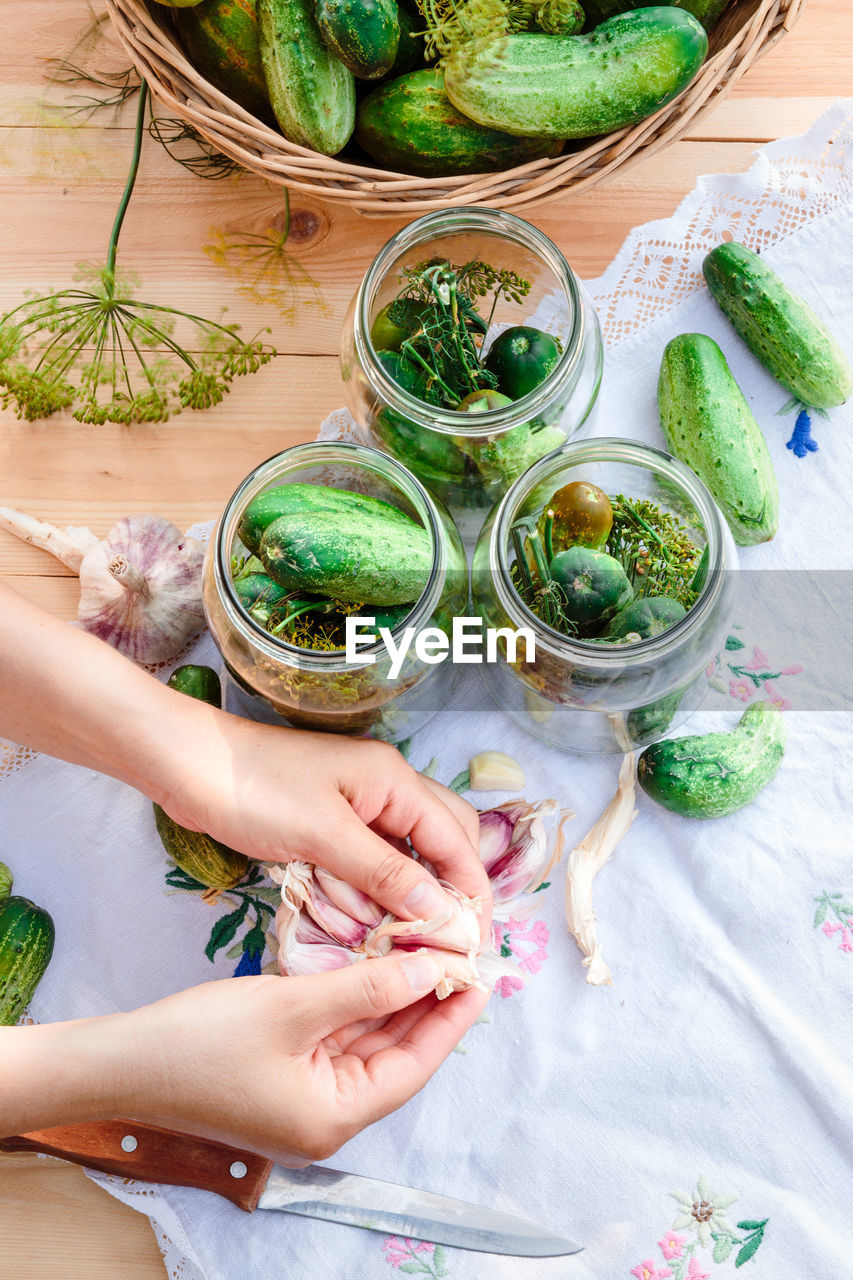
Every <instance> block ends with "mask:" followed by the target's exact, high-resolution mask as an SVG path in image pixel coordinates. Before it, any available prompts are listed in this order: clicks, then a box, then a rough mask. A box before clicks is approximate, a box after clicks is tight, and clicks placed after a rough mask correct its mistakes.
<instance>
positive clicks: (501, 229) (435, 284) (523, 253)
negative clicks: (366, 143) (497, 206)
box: [341, 208, 603, 537]
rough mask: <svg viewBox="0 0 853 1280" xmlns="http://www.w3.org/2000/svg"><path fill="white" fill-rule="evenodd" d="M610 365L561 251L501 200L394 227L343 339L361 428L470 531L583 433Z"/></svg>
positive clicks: (349, 393) (344, 367)
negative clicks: (533, 469)
mask: <svg viewBox="0 0 853 1280" xmlns="http://www.w3.org/2000/svg"><path fill="white" fill-rule="evenodd" d="M602 364H603V347H602V341H601V331H600V328H599V324H598V319H597V317H596V314H595V311H594V309H593V307H592V305H591V303H590V301H589V299H588V297H587V295H586V293H585V291H584V288H583V286H582V284H581V283H580V281H579V280H578V278H577V276H575V274H574V272H573V271H572V269H571V267H570V266H569V264H568V263H567V262H566V259H565V258H564V257H563V255H562V253H561V252H560V250H559V249H558V248H557V246H556V245H555V244H554V243H553V242H552V241H551V240H549V239H548V237H547V236H546V235H544V234H543V233H542V232H541V231H539V230H538V229H537V228H536V227H534V226H531V224H530V223H528V222H525V221H523V220H522V219H521V218H518V217H515V216H514V215H513V214H510V213H504V212H500V211H497V210H493V209H469V208H457V209H446V210H442V211H441V212H439V213H431V214H427V215H426V216H425V217H423V218H419V219H418V220H417V221H415V222H413V223H411V224H410V225H409V226H407V227H405V228H404V229H403V230H402V231H400V232H399V233H398V234H397V235H395V236H393V237H392V239H391V240H389V241H388V243H387V244H386V245H385V246H384V248H383V249H382V250H381V251H380V252H379V254H378V255H377V257H376V258H375V259H374V261H373V263H372V265H371V267H370V269H369V270H368V272H367V274H366V275H365V277H364V279H363V281H362V283H361V285H360V287H359V289H358V291H357V293H356V294H355V297H354V298H353V300H352V303H351V305H350V308H349V312H348V314H347V318H346V320H345V322H344V328H343V334H342V339H341V374H342V377H343V381H344V386H345V389H346V397H347V403H348V406H349V409H350V411H351V413H352V414H353V417H354V418H355V420H356V423H357V424H358V427H359V429H360V431H361V432H362V433H363V435H364V437H365V438H366V440H367V441H368V442H369V443H371V444H373V445H375V446H376V447H377V448H380V449H383V450H385V451H386V452H388V453H390V454H392V455H393V456H394V457H396V458H398V459H399V460H400V461H401V462H403V463H404V464H405V465H406V466H407V467H408V468H409V469H410V470H411V471H413V472H414V474H415V475H416V476H417V477H418V479H419V480H421V482H422V483H423V484H424V485H425V486H426V488H427V489H429V490H430V492H431V493H433V494H435V495H436V496H437V497H438V498H440V499H441V500H442V501H443V502H444V503H446V505H447V506H448V507H449V509H450V510H451V512H452V514H453V516H454V518H455V519H456V522H457V524H458V526H459V527H460V529H461V531H462V533H463V536H466V537H467V536H472V535H474V534H476V531H477V529H478V528H479V526H480V524H481V523H482V520H483V517H484V515H485V514H486V512H487V511H489V510H490V509H491V507H492V506H493V505H494V503H495V502H496V501H497V500H498V499H499V498H500V497H502V495H503V494H504V493H505V492H506V490H507V489H508V488H509V486H510V485H511V484H512V483H513V481H514V480H515V479H516V478H517V477H518V476H519V475H520V474H521V473H522V472H523V471H526V469H527V468H528V467H529V466H530V465H531V464H532V463H534V462H536V461H537V460H538V459H539V458H541V457H542V456H543V455H545V454H547V453H550V452H551V451H552V450H554V449H556V448H559V447H560V446H561V445H562V444H564V443H565V442H566V441H567V440H568V439H570V438H571V437H573V436H575V435H576V434H577V433H578V432H579V430H580V428H581V426H582V424H583V423H584V422H585V421H586V420H587V418H588V416H589V414H590V411H591V410H592V408H593V405H594V404H595V401H596V397H597V395H598V389H599V384H600V381H601V372H602Z"/></svg>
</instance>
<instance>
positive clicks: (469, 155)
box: [355, 36, 563, 177]
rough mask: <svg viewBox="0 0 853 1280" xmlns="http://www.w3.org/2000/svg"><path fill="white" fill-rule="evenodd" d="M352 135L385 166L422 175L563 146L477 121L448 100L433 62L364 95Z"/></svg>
mask: <svg viewBox="0 0 853 1280" xmlns="http://www.w3.org/2000/svg"><path fill="white" fill-rule="evenodd" d="M541 38H542V39H547V40H551V39H552V38H555V37H551V36H543V37H541ZM355 140H356V142H357V143H358V144H359V146H360V147H362V148H363V149H364V150H365V151H366V152H367V154H368V155H369V156H371V157H372V158H373V159H374V160H377V161H378V162H379V163H380V164H382V165H385V166H386V167H387V168H389V169H395V170H397V171H398V172H400V173H414V174H418V175H423V176H424V177H448V176H450V175H451V174H454V173H490V172H492V171H493V170H497V169H509V168H512V167H513V166H514V165H519V164H525V163H526V162H527V161H528V160H539V159H541V158H542V157H543V156H555V155H558V154H559V152H560V151H561V149H562V145H563V144H562V138H561V139H560V140H558V141H555V140H554V138H553V136H552V137H550V138H548V139H545V140H543V139H542V138H541V137H534V138H532V139H530V138H517V137H510V136H509V133H508V132H505V131H500V129H499V127H496V128H484V127H483V125H482V124H476V123H475V122H474V121H473V120H470V119H468V117H467V115H463V114H461V113H460V111H458V110H457V109H456V107H455V106H454V105H453V104H452V103H451V101H450V99H449V97H448V95H447V93H446V92H445V90H444V85H443V82H442V75H441V71H440V70H438V69H434V68H432V67H424V69H423V70H422V71H411V72H409V74H408V75H405V76H400V77H399V78H398V79H397V80H389V81H388V83H387V84H383V85H380V86H379V87H378V88H376V89H374V90H373V91H372V93H369V94H368V95H367V97H366V98H363V99H362V101H361V102H360V103H359V105H358V120H357V123H356V129H355Z"/></svg>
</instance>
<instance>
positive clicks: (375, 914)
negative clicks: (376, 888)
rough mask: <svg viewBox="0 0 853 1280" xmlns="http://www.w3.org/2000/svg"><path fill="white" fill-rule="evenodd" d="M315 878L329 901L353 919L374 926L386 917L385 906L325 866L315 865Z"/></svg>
mask: <svg viewBox="0 0 853 1280" xmlns="http://www.w3.org/2000/svg"><path fill="white" fill-rule="evenodd" d="M314 878H315V879H316V881H317V883H318V884H319V886H320V888H321V889H322V890H323V891H324V893H325V894H326V896H327V898H328V899H329V901H330V902H333V903H334V905H335V906H336V907H339V908H340V910H341V911H345V912H346V913H347V915H349V916H351V917H352V918H353V920H357V921H359V923H361V924H366V925H369V926H370V927H371V928H373V927H374V926H375V925H377V924H380V923H381V921H382V920H383V919H384V916H385V910H384V908H383V907H380V906H379V905H378V903H376V902H374V901H373V899H372V898H368V896H367V894H366V893H362V891H361V889H355V888H354V887H353V886H352V885H351V884H347V882H346V881H345V880H341V878H340V877H339V876H336V875H335V874H334V873H333V872H331V871H327V870H326V869H325V867H317V866H315V868H314Z"/></svg>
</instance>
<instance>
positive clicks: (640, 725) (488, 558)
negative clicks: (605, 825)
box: [473, 438, 737, 752]
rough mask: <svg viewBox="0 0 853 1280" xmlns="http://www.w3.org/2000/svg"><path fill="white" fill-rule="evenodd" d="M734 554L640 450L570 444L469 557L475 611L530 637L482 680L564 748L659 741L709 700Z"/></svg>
mask: <svg viewBox="0 0 853 1280" xmlns="http://www.w3.org/2000/svg"><path fill="white" fill-rule="evenodd" d="M736 566H737V553H736V550H735V546H734V542H733V540H732V537H731V533H730V531H729V529H728V526H727V524H726V522H725V519H724V518H723V516H722V514H721V512H720V510H719V508H718V507H717V505H716V504H715V502H714V500H713V498H712V497H711V495H710V493H709V492H708V490H707V489H706V488H705V486H704V484H703V483H702V482H701V481H700V480H699V479H698V477H697V476H696V475H694V474H693V473H692V472H691V471H690V470H689V468H688V467H686V466H685V465H684V464H683V463H680V462H679V461H678V460H677V459H675V458H671V457H670V456H669V455H667V454H665V453H663V452H660V451H658V450H656V449H652V448H650V447H648V446H646V445H642V444H638V443H634V442H631V441H628V440H621V439H616V438H602V439H594V440H590V441H588V442H575V443H574V444H570V445H566V446H565V447H564V448H562V449H560V450H558V451H557V452H556V453H554V454H552V455H551V456H550V457H547V458H543V459H542V460H541V461H540V462H538V463H537V464H536V465H535V466H533V467H532V468H531V469H530V470H529V471H528V472H526V473H525V475H524V476H522V477H521V478H520V479H519V480H518V481H517V482H516V483H515V484H514V485H513V486H512V488H511V489H510V490H509V492H508V493H507V494H506V496H505V498H504V499H503V501H502V502H501V503H500V505H499V506H498V507H497V508H496V509H495V511H494V512H492V514H491V515H490V517H489V519H488V520H487V522H486V524H485V526H484V527H483V530H482V532H481V534H480V537H479V539H478V542H477V546H476V549H475V552H474V569H473V588H474V605H475V609H476V611H477V613H478V614H479V615H480V616H481V617H482V618H483V619H484V621H485V622H486V623H487V624H488V625H489V626H492V627H500V628H509V629H510V630H515V631H519V630H521V629H526V630H527V631H528V632H529V633H530V635H531V636H532V637H533V640H534V642H535V654H534V655H531V653H530V650H529V648H528V646H527V644H526V643H525V642H524V641H523V640H519V641H518V642H517V643H516V645H515V651H514V652H513V651H512V650H511V649H510V648H509V646H508V645H507V644H506V642H504V644H503V650H502V652H503V660H502V661H499V662H497V663H493V664H490V665H489V666H484V667H483V675H484V678H485V680H486V684H487V685H488V687H489V688H490V690H491V692H492V693H493V694H494V696H495V698H496V700H497V701H498V702H499V704H500V705H501V706H502V707H503V708H504V710H505V711H507V712H508V714H510V715H511V716H512V718H513V719H514V720H515V721H516V722H517V723H518V724H520V725H521V726H522V727H523V728H525V729H527V730H528V731H530V732H532V733H534V734H535V735H536V736H537V737H540V738H542V739H543V740H545V741H546V742H548V743H550V744H551V745H552V746H556V747H560V748H563V749H566V750H572V751H585V752H619V751H625V750H628V749H632V748H633V747H639V746H644V745H646V744H647V743H650V742H654V741H655V740H656V739H657V738H659V737H661V736H662V735H663V734H664V733H665V732H667V731H668V730H669V729H671V728H673V727H675V726H676V725H677V724H679V723H680V722H681V721H682V720H683V719H684V718H685V717H686V716H687V715H689V714H690V713H691V712H692V711H693V710H695V708H696V707H697V706H698V705H699V703H700V702H701V700H702V698H703V697H704V695H705V693H706V692H707V687H708V686H707V682H708V668H709V666H710V665H712V664H713V662H714V659H715V657H716V654H717V652H718V650H719V648H720V646H721V645H722V644H723V643H724V641H725V637H726V635H727V633H728V631H727V629H728V627H729V624H730V622H731V616H732V609H733V607H734V599H735V593H736V581H735V574H734V572H733V570H734V569H735V568H736Z"/></svg>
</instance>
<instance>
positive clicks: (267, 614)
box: [234, 573, 289, 629]
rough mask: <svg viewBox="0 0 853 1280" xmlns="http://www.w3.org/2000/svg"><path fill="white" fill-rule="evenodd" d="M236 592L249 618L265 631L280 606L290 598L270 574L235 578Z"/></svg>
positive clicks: (254, 574)
mask: <svg viewBox="0 0 853 1280" xmlns="http://www.w3.org/2000/svg"><path fill="white" fill-rule="evenodd" d="M234 590H235V591H236V592H237V598H238V599H239V601H240V603H241V605H242V606H243V608H244V609H245V610H246V612H247V613H248V615H249V617H250V618H253V619H254V620H255V622H257V624H258V626H260V627H263V628H264V629H266V628H267V625H268V623H269V621H270V619H271V618H272V616H273V614H274V613H275V612H276V610H277V609H278V606H279V605H280V604H282V603H283V602H284V601H285V600H287V599H288V597H289V593H288V592H287V591H285V589H284V587H280V586H279V585H278V583H277V582H273V580H272V578H271V577H270V576H269V574H268V573H248V574H246V575H245V576H244V577H240V578H235V579H234Z"/></svg>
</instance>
